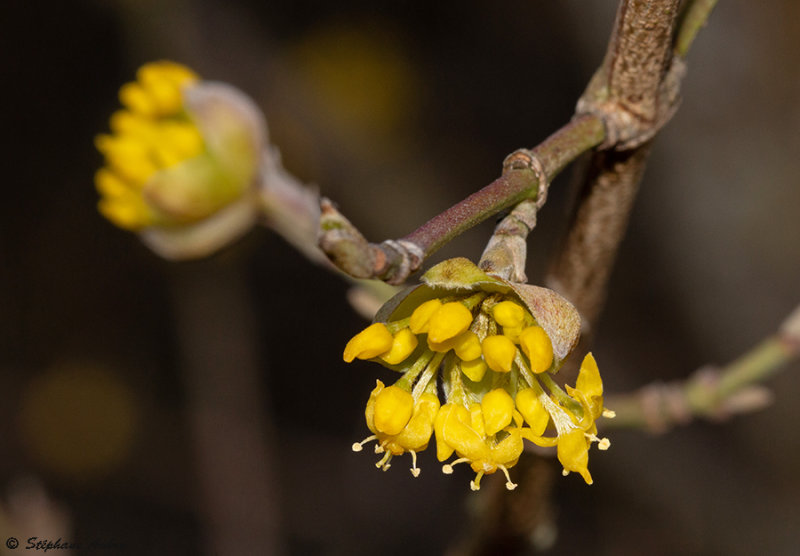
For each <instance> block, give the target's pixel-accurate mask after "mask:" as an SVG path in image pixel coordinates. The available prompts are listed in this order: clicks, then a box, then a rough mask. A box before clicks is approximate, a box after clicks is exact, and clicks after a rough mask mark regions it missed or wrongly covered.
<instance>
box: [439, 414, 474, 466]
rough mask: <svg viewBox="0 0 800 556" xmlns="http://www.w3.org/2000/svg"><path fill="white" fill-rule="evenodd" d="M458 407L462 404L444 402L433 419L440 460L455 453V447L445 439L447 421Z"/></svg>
mask: <svg viewBox="0 0 800 556" xmlns="http://www.w3.org/2000/svg"><path fill="white" fill-rule="evenodd" d="M458 407H461V406H457V405H456V404H452V403H448V404H444V405H443V406H442V407H441V408H440V409H439V412H438V413H437V414H436V418H435V419H434V420H433V432H434V433H435V434H436V458H437V459H438V460H439V461H444V460H446V459H447V458H449V457H450V456H451V455H453V451H454V448H453V447H452V446H450V445H449V444H448V443H447V442H446V441H445V439H444V428H445V423H446V422H448V421H449V419H450V414H451V413H452V412H454V411H458V409H457V408H458ZM462 409H465V408H462ZM465 410H466V409H465Z"/></svg>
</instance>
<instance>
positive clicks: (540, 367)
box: [519, 326, 553, 373]
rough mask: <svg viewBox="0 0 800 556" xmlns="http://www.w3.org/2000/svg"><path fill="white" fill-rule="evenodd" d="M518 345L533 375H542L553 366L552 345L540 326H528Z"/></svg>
mask: <svg viewBox="0 0 800 556" xmlns="http://www.w3.org/2000/svg"><path fill="white" fill-rule="evenodd" d="M519 344H520V347H521V348H522V352H523V353H524V354H525V355H526V356H527V357H528V360H529V361H530V363H531V370H532V371H533V372H534V373H543V372H545V371H546V370H547V369H549V368H550V366H551V365H552V364H553V344H552V342H550V337H549V336H548V335H547V332H545V331H544V328H542V327H541V326H529V327H528V328H526V329H525V330H523V331H522V333H521V334H520V335H519Z"/></svg>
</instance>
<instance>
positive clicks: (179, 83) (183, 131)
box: [95, 61, 205, 230]
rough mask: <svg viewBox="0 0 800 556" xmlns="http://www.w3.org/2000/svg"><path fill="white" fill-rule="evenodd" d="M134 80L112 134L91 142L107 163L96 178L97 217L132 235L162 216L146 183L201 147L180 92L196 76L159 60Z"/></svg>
mask: <svg viewBox="0 0 800 556" xmlns="http://www.w3.org/2000/svg"><path fill="white" fill-rule="evenodd" d="M136 77H137V80H136V81H135V82H132V83H127V84H125V85H123V86H122V88H121V89H120V92H119V97H120V101H121V102H122V104H123V105H124V106H125V108H124V109H122V110H118V111H117V112H115V113H114V114H113V115H112V116H111V132H112V133H111V134H103V135H99V136H98V137H97V138H96V140H95V144H96V146H97V149H98V150H99V151H100V152H101V153H102V154H103V156H104V157H105V162H106V166H105V167H103V168H101V169H100V170H99V171H98V172H97V174H96V175H95V185H96V186H97V190H98V192H99V193H100V195H101V196H102V199H101V200H100V203H99V209H100V212H101V213H102V214H103V215H104V216H105V217H106V218H108V219H109V220H111V221H112V222H113V223H114V224H116V225H117V226H119V227H120V228H125V229H130V230H138V229H141V228H144V227H146V226H150V225H153V224H157V223H159V217H160V216H161V215H160V214H159V212H158V211H156V210H154V209H153V207H152V206H150V205H149V204H148V202H147V200H146V198H145V196H144V195H143V192H142V190H143V188H144V186H145V184H146V183H147V182H148V180H149V179H150V178H151V177H152V176H153V175H154V174H155V173H156V172H158V171H159V170H163V169H165V168H170V167H172V166H175V165H177V164H178V163H180V162H182V161H184V160H187V159H189V158H193V157H195V156H197V155H199V154H200V153H201V152H203V150H204V148H205V146H204V141H203V137H202V135H201V133H200V131H199V130H198V128H197V126H196V124H195V123H194V122H193V121H192V120H191V118H190V117H189V116H188V114H187V113H186V111H185V109H184V102H183V89H184V88H185V87H187V86H189V85H191V84H193V83H195V82H196V81H197V79H198V78H197V76H196V75H195V74H194V73H193V72H192V71H191V70H190V69H188V68H186V67H184V66H182V65H179V64H176V63H173V62H166V61H163V62H153V63H149V64H146V65H144V66H142V67H141V68H139V70H138V72H137V74H136Z"/></svg>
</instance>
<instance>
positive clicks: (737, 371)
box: [603, 307, 800, 433]
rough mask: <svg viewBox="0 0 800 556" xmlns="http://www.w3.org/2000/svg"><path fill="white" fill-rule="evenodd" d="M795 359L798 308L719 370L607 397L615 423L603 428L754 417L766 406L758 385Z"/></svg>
mask: <svg viewBox="0 0 800 556" xmlns="http://www.w3.org/2000/svg"><path fill="white" fill-rule="evenodd" d="M798 358H800V307H797V308H796V309H795V310H794V312H793V313H792V314H791V315H790V316H789V317H788V318H787V319H786V320H785V321H784V323H783V324H782V325H781V327H780V330H779V331H778V332H777V333H776V334H774V335H773V336H770V337H769V338H767V339H765V340H763V341H762V342H761V343H759V344H758V345H756V346H755V347H754V348H753V349H751V350H750V351H748V352H747V353H745V354H744V355H742V356H741V357H739V358H738V359H736V360H735V361H733V362H731V363H729V364H728V365H727V366H725V367H723V368H721V369H720V368H714V367H703V368H701V369H699V370H697V371H695V373H694V374H692V376H690V377H689V378H688V379H687V380H685V381H679V382H674V383H669V384H663V383H654V384H650V385H647V386H644V387H642V388H640V389H639V390H637V391H635V392H632V393H629V394H618V395H615V396H609V397H608V398H607V399H606V401H605V405H607V406H608V407H610V408H611V409H613V410H614V411H615V412H616V414H617V416H616V418H615V419H610V420H606V421H604V423H603V424H604V428H637V429H646V430H649V431H651V432H657V433H663V432H667V431H668V430H670V429H671V428H673V427H674V426H676V425H685V424H687V423H689V422H691V421H692V420H694V419H696V418H698V417H702V418H706V419H712V420H722V419H726V418H729V417H731V416H733V415H736V414H740V413H747V412H751V411H756V410H758V409H761V408H763V407H764V406H766V405H768V404H769V403H770V402H771V401H772V393H771V392H770V391H769V390H768V389H767V388H765V387H764V386H761V385H760V384H759V383H761V382H763V381H764V380H766V379H768V378H770V377H771V376H773V375H774V374H775V373H777V372H779V371H780V370H782V369H784V368H785V367H786V366H787V365H788V364H789V363H792V362H794V361H796V360H797V359H798Z"/></svg>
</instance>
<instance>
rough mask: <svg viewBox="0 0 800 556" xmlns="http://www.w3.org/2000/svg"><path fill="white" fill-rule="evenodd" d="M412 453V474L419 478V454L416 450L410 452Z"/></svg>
mask: <svg viewBox="0 0 800 556" xmlns="http://www.w3.org/2000/svg"><path fill="white" fill-rule="evenodd" d="M409 452H410V453H411V474H412V475H414V476H415V477H419V467H417V453H416V452H415V451H414V450H409Z"/></svg>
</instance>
